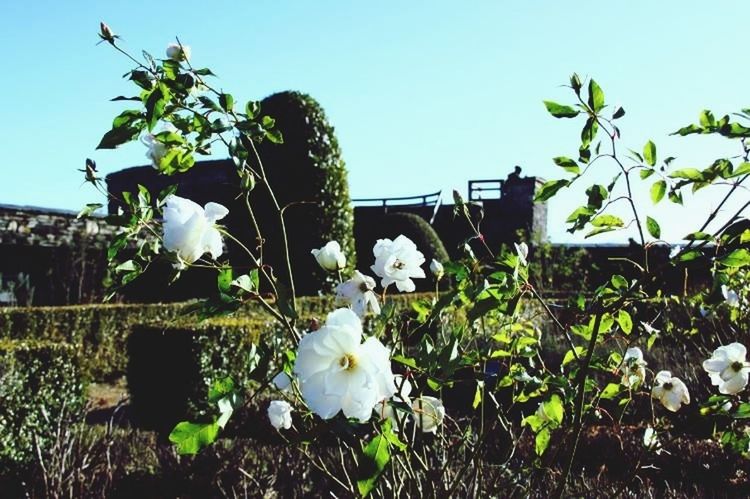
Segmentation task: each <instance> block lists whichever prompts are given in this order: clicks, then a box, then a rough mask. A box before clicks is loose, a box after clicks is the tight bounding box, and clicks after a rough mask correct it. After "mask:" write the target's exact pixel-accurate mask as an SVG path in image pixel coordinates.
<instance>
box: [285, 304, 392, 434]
mask: <svg viewBox="0 0 750 499" xmlns="http://www.w3.org/2000/svg"><path fill="white" fill-rule="evenodd" d="M294 373H295V374H296V375H297V378H298V379H299V383H300V391H301V392H302V398H303V399H304V400H305V403H307V405H308V407H309V408H310V410H311V411H312V412H314V413H315V414H317V415H318V416H320V417H321V418H323V419H330V418H332V417H334V416H336V414H338V413H339V411H343V413H344V415H345V416H346V417H347V418H356V419H358V420H360V421H361V422H365V421H367V420H369V419H370V417H371V415H372V411H373V408H374V407H375V405H376V404H377V403H378V402H380V401H381V400H384V399H387V398H389V397H391V396H392V395H393V394H394V393H395V392H396V386H395V385H394V382H393V372H392V371H391V361H390V351H389V350H388V349H387V348H386V347H384V346H383V344H382V343H380V341H378V339H377V338H374V337H370V338H367V339H366V340H365V342H364V343H362V322H361V321H360V319H359V317H358V316H357V314H355V313H354V312H353V311H351V310H350V309H348V308H340V309H337V310H334V311H333V312H331V313H330V314H328V317H327V319H326V323H325V325H324V326H323V327H321V328H320V329H318V330H317V331H312V332H308V333H307V334H306V335H305V336H303V337H302V340H300V343H299V347H298V349H297V358H296V360H295V363H294Z"/></svg>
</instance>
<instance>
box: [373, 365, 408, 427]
mask: <svg viewBox="0 0 750 499" xmlns="http://www.w3.org/2000/svg"><path fill="white" fill-rule="evenodd" d="M393 383H394V384H395V385H396V393H394V394H393V397H391V400H395V401H396V402H404V403H406V404H407V405H411V399H410V398H409V394H411V383H409V380H408V379H406V378H405V377H404V376H402V375H400V374H397V375H396V376H394V377H393ZM375 413H376V414H377V415H378V416H379V417H380V419H386V418H388V419H390V420H391V422H392V423H393V429H394V430H396V431H398V425H399V420H398V417H397V416H396V411H394V410H393V407H391V405H390V404H389V403H388V401H387V400H382V401H380V402H378V403H377V404H376V405H375Z"/></svg>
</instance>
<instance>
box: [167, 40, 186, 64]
mask: <svg viewBox="0 0 750 499" xmlns="http://www.w3.org/2000/svg"><path fill="white" fill-rule="evenodd" d="M167 57H168V58H170V59H172V60H173V61H177V62H180V61H187V60H189V59H190V47H189V46H187V45H183V46H182V47H180V45H179V44H177V43H170V44H169V45H167Z"/></svg>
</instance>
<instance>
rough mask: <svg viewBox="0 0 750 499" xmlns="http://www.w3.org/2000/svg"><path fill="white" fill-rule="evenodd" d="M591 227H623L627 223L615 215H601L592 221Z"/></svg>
mask: <svg viewBox="0 0 750 499" xmlns="http://www.w3.org/2000/svg"><path fill="white" fill-rule="evenodd" d="M591 225H593V226H594V227H622V226H624V225H625V222H623V221H622V219H621V218H620V217H617V216H615V215H607V214H604V215H599V216H596V217H594V218H592V219H591Z"/></svg>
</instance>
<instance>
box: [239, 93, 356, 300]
mask: <svg viewBox="0 0 750 499" xmlns="http://www.w3.org/2000/svg"><path fill="white" fill-rule="evenodd" d="M261 110H262V111H263V114H267V115H269V116H271V117H272V118H273V119H274V120H276V128H277V129H279V130H281V132H282V133H283V136H284V143H283V144H274V143H272V142H270V141H264V142H262V143H261V144H260V145H259V146H258V151H259V153H260V156H261V158H262V159H263V162H264V164H265V170H266V174H267V175H268V180H269V183H270V184H271V187H272V188H273V189H274V191H275V194H276V197H277V200H278V202H279V204H280V205H281V206H282V207H284V206H288V207H287V208H286V209H285V211H284V219H285V221H286V226H287V233H288V236H289V251H290V257H291V261H292V264H293V269H292V270H293V272H294V281H295V286H296V291H297V294H298V295H300V296H302V295H308V296H314V295H316V294H317V293H318V291H319V290H321V289H327V288H330V287H331V286H332V285H333V284H334V283H333V280H332V277H331V275H330V274H329V273H327V272H325V271H323V270H322V269H321V268H320V267H319V266H318V264H317V262H316V261H315V259H314V258H313V257H312V256H311V255H310V250H311V249H313V248H320V247H321V246H323V245H324V244H326V243H327V242H328V241H332V240H335V241H338V242H339V244H341V249H342V251H343V252H344V253H345V254H346V257H347V269H349V270H351V269H353V268H354V266H355V264H356V254H355V246H354V212H353V210H352V205H351V199H350V197H349V183H348V181H347V171H346V165H345V164H344V160H343V158H342V155H341V149H340V148H339V144H338V140H337V139H336V134H335V132H334V129H333V127H332V126H331V124H330V123H329V122H328V118H327V117H326V114H325V111H324V110H323V108H322V106H321V105H320V104H319V103H318V102H317V101H316V100H315V99H313V98H312V97H310V96H309V95H307V94H304V93H300V92H292V91H287V92H279V93H276V94H273V95H270V96H268V97H266V98H265V99H263V101H261ZM263 193H264V190H263V189H261V188H258V187H256V189H255V190H254V191H253V193H252V194H253V196H251V202H252V203H254V207H257V208H258V211H259V213H258V221H259V222H260V225H261V230H262V231H263V237H264V238H266V247H265V249H264V255H265V256H266V257H267V259H268V260H267V263H269V264H271V265H272V266H273V268H274V271H275V274H276V275H277V276H279V277H281V278H282V279H283V280H286V275H285V274H286V271H285V267H284V265H283V264H282V262H283V259H282V258H281V256H282V255H283V248H282V247H281V246H280V243H281V238H280V234H279V233H278V232H277V231H276V230H275V229H276V226H277V225H278V222H277V220H276V217H275V216H273V214H272V213H269V212H268V210H269V208H270V202H269V200H268V199H267V197H266V196H265V195H264V194H263ZM300 203H303V204H300ZM251 241H253V240H251ZM253 244H255V243H253Z"/></svg>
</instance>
